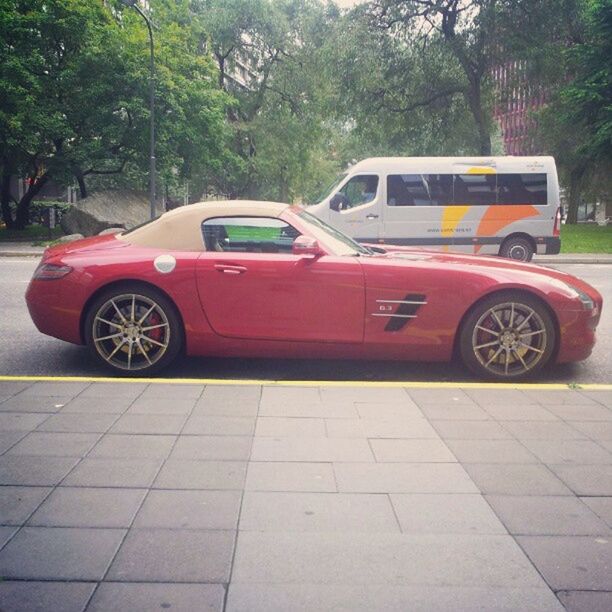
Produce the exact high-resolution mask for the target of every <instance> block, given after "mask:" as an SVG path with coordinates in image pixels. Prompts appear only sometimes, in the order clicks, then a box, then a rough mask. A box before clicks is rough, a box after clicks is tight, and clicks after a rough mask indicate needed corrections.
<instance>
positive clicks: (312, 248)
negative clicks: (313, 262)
mask: <svg viewBox="0 0 612 612" xmlns="http://www.w3.org/2000/svg"><path fill="white" fill-rule="evenodd" d="M291 252H292V253H293V254H294V255H300V256H302V257H305V258H306V259H316V258H317V257H320V256H321V255H323V250H322V249H321V247H320V246H319V243H318V242H317V241H316V240H315V239H314V238H310V237H309V236H298V237H297V238H296V239H295V240H294V241H293V245H292V248H291Z"/></svg>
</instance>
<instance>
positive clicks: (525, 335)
mask: <svg viewBox="0 0 612 612" xmlns="http://www.w3.org/2000/svg"><path fill="white" fill-rule="evenodd" d="M555 336H556V334H555V326H554V324H553V321H552V319H551V316H550V314H549V313H548V310H547V309H546V307H545V306H544V304H542V302H540V300H538V299H537V298H535V297H533V296H530V295H526V294H520V293H516V292H507V293H504V294H499V295H493V296H491V297H489V298H487V299H485V300H483V301H482V302H480V303H479V304H477V305H476V306H475V307H474V308H473V309H472V311H471V312H470V313H469V315H468V316H467V318H466V320H465V322H464V324H463V326H462V328H461V332H460V351H461V357H462V359H463V362H464V363H465V365H466V366H467V367H468V368H469V369H470V370H472V372H474V373H475V374H477V375H478V376H481V377H483V378H489V379H494V380H516V379H519V378H524V377H528V376H530V375H532V374H534V373H535V372H537V371H538V370H540V369H541V368H543V367H544V366H545V365H546V364H547V363H548V362H549V361H550V358H551V357H552V354H553V352H554V348H555V340H556V338H555Z"/></svg>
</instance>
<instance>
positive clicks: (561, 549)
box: [517, 536, 612, 591]
mask: <svg viewBox="0 0 612 612" xmlns="http://www.w3.org/2000/svg"><path fill="white" fill-rule="evenodd" d="M517 541H518V543H519V544H520V546H521V548H522V549H523V550H524V551H525V552H526V553H527V555H528V556H529V558H530V559H531V561H532V563H533V564H534V565H535V566H536V567H537V569H538V571H539V572H540V574H542V576H543V577H544V579H545V580H546V582H547V583H548V585H549V586H550V587H551V588H552V589H553V590H555V591H558V590H568V591H572V590H590V591H612V571H611V570H612V538H609V537H601V536H600V537H596V536H595V537H592V536H591V537H590V536H582V537H581V536H519V537H518V538H517Z"/></svg>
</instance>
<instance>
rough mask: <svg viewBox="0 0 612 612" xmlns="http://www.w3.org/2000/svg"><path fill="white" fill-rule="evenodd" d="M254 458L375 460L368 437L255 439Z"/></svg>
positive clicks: (257, 459) (262, 459)
mask: <svg viewBox="0 0 612 612" xmlns="http://www.w3.org/2000/svg"><path fill="white" fill-rule="evenodd" d="M251 460H252V461H324V462H329V461H374V456H373V455H372V451H371V450H370V447H369V446H368V443H367V441H366V440H360V439H351V438H253V450H252V452H251Z"/></svg>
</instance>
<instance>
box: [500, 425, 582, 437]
mask: <svg viewBox="0 0 612 612" xmlns="http://www.w3.org/2000/svg"><path fill="white" fill-rule="evenodd" d="M501 424H502V425H503V427H504V429H506V430H507V431H508V432H510V433H511V434H512V435H513V436H514V437H515V438H516V439H517V440H520V441H522V440H586V439H587V436H586V435H585V434H584V433H581V432H580V431H578V429H576V427H575V423H572V424H571V425H569V424H568V423H565V422H563V421H556V422H548V421H502V423H501Z"/></svg>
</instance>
